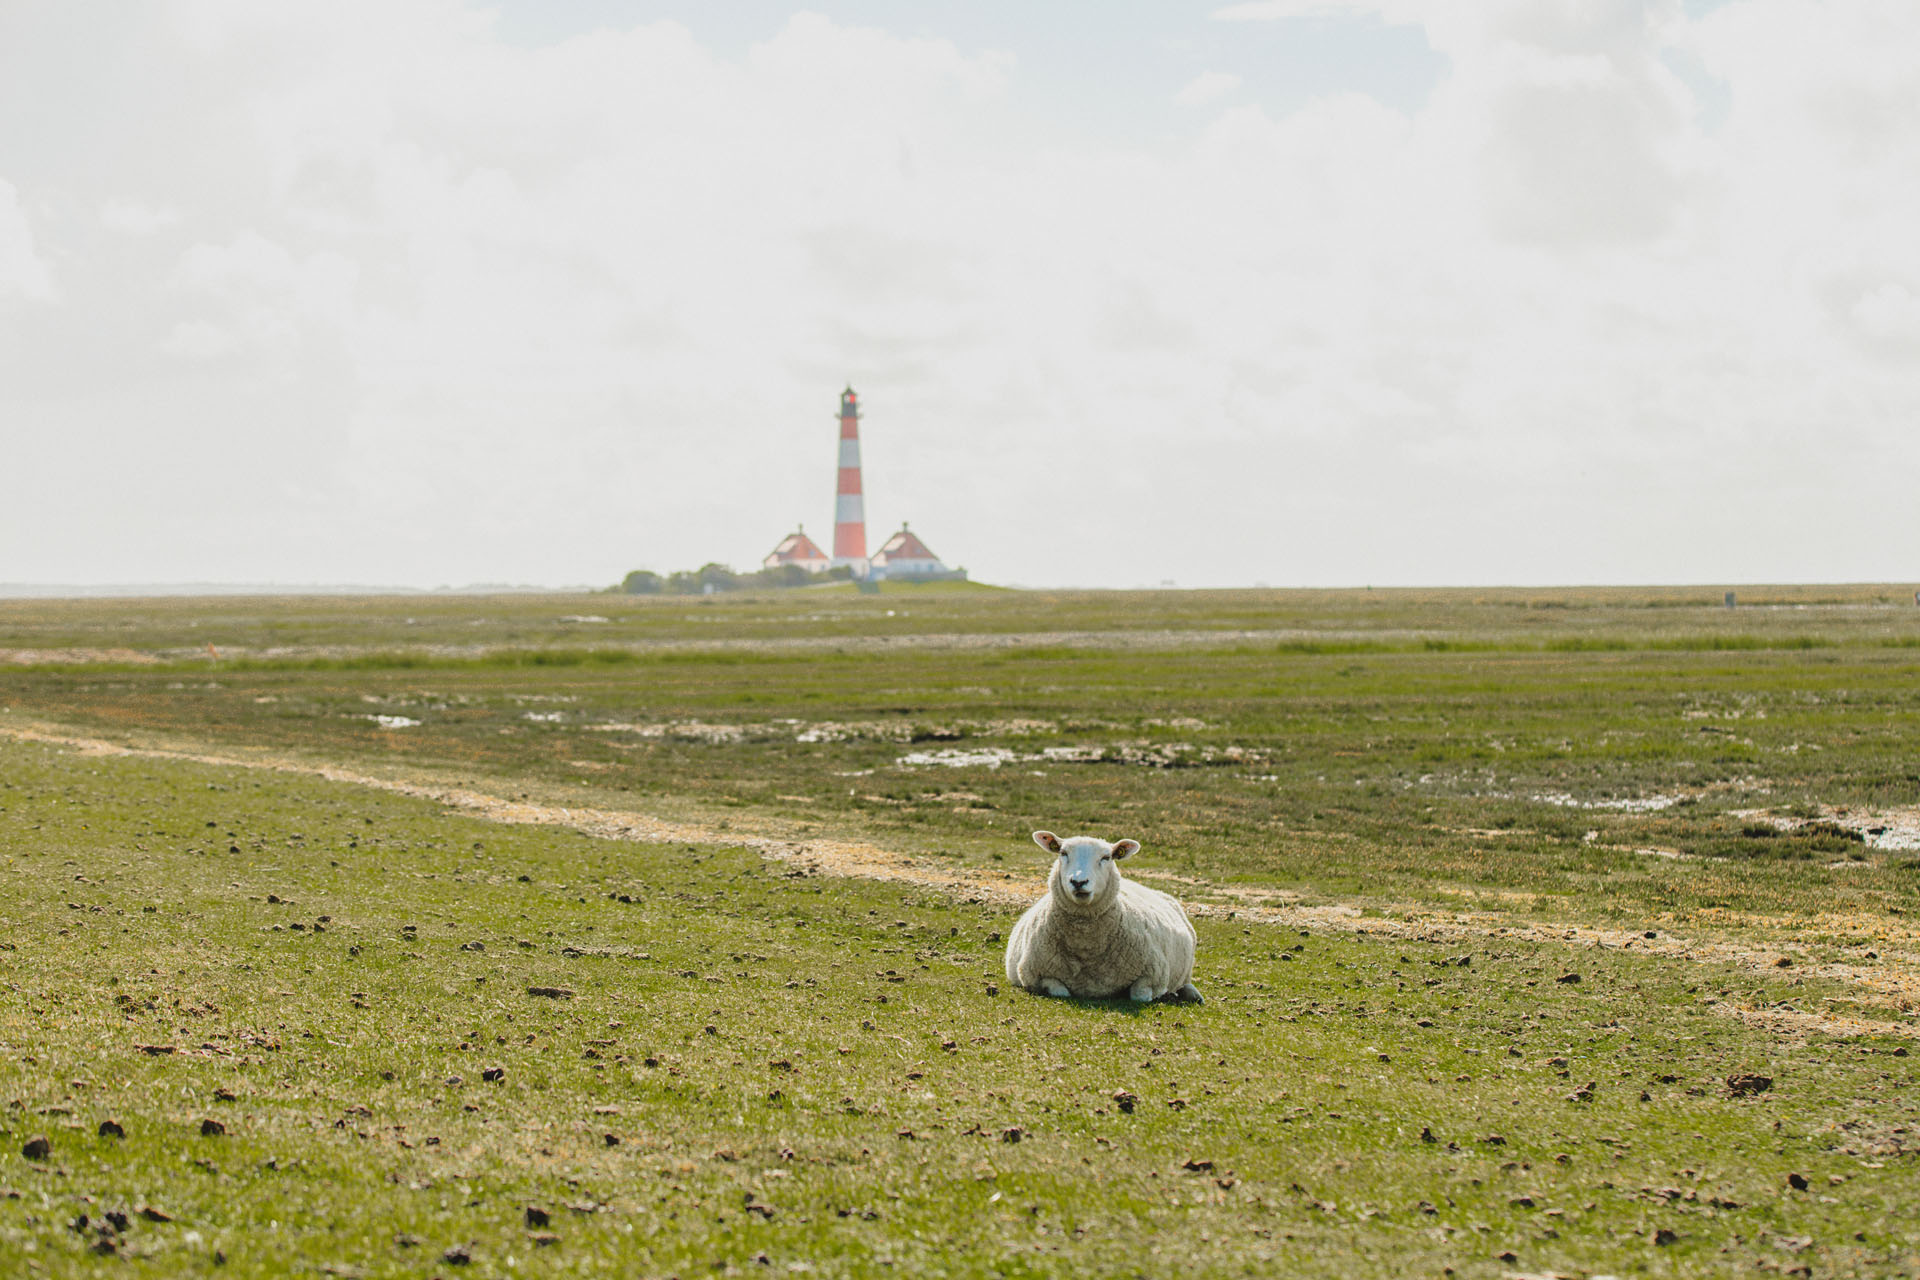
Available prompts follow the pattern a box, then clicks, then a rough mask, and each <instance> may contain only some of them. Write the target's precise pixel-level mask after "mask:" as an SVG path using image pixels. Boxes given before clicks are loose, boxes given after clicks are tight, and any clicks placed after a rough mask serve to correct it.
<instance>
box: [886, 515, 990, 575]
mask: <svg viewBox="0 0 1920 1280" xmlns="http://www.w3.org/2000/svg"><path fill="white" fill-rule="evenodd" d="M868 563H869V564H870V565H872V570H873V576H874V577H876V578H891V579H893V580H895V581H900V582H912V581H920V582H928V581H933V580H936V579H942V578H965V577H966V576H967V571H966V570H965V569H949V568H947V566H946V565H944V564H942V563H941V561H940V557H939V556H936V555H935V554H933V551H932V549H931V548H929V547H928V546H927V544H926V543H924V542H922V541H920V539H919V537H918V536H917V535H915V534H914V533H913V532H912V531H911V530H909V529H908V528H907V525H906V521H904V520H903V521H901V522H900V532H898V533H896V534H894V535H893V536H892V537H891V538H888V539H887V540H886V542H885V543H883V544H882V545H881V547H880V549H879V550H878V551H876V552H874V553H873V557H872V559H871V560H869V561H868Z"/></svg>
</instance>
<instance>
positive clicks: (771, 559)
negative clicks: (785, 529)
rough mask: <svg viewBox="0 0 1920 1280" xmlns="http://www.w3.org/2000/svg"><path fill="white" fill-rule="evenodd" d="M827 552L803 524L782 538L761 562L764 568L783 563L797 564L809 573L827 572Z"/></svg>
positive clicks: (771, 567) (774, 566)
mask: <svg viewBox="0 0 1920 1280" xmlns="http://www.w3.org/2000/svg"><path fill="white" fill-rule="evenodd" d="M829 563H831V562H830V561H829V560H828V559H827V553H826V552H824V551H822V550H821V549H820V548H819V546H818V545H817V544H816V543H815V542H814V540H813V539H812V538H809V537H808V536H807V530H806V526H805V525H801V526H799V527H798V528H796V529H794V531H793V532H792V533H790V534H788V535H787V536H786V537H784V538H782V539H781V540H780V545H779V546H777V547H775V548H774V549H773V550H772V551H770V552H768V553H767V558H766V559H765V560H762V561H761V562H760V567H761V568H762V569H778V568H779V567H780V566H781V565H783V564H797V565H799V566H800V567H801V568H802V569H805V570H806V571H807V572H808V573H825V572H826V570H827V566H828V564H829Z"/></svg>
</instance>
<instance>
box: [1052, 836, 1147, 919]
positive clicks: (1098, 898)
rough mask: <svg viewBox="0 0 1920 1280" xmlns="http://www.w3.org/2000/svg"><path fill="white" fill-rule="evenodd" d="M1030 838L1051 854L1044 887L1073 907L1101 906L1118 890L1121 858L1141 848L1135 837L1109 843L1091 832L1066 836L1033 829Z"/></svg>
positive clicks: (1111, 898)
mask: <svg viewBox="0 0 1920 1280" xmlns="http://www.w3.org/2000/svg"><path fill="white" fill-rule="evenodd" d="M1033 842H1034V843H1035V844H1037V845H1039V846H1040V847H1041V848H1042V849H1045V850H1046V851H1047V852H1048V853H1051V854H1053V855H1054V858H1053V870H1052V871H1051V872H1049V873H1048V874H1047V888H1048V889H1049V890H1051V891H1052V893H1053V896H1054V899H1055V900H1056V901H1058V902H1059V903H1060V904H1061V905H1063V906H1066V907H1073V908H1088V907H1097V906H1104V905H1105V904H1106V903H1108V902H1111V901H1112V900H1113V898H1114V897H1115V895H1117V894H1118V893H1119V892H1120V881H1121V879H1122V877H1121V875H1120V868H1119V867H1118V866H1117V865H1115V864H1116V863H1118V862H1119V861H1120V859H1122V858H1126V857H1130V856H1132V855H1133V854H1136V853H1138V852H1139V851H1140V842H1139V841H1138V840H1122V841H1120V842H1119V843H1118V844H1108V843H1107V842H1106V841H1105V840H1098V839H1095V838H1094V837H1093V836H1068V837H1067V838H1066V839H1065V840H1062V839H1061V838H1060V837H1059V836H1057V835H1055V834H1053V832H1051V831H1036V832H1034V833H1033Z"/></svg>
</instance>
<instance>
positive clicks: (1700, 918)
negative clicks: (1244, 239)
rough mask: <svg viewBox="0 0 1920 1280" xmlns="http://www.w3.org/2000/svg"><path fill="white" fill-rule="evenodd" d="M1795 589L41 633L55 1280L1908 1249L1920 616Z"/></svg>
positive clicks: (1807, 1267) (706, 611)
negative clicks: (1108, 998)
mask: <svg viewBox="0 0 1920 1280" xmlns="http://www.w3.org/2000/svg"><path fill="white" fill-rule="evenodd" d="M1741 601H1742V605H1741V607H1740V608H1738V609H1734V610H1727V609H1725V608H1723V607H1721V605H1720V600H1719V592H1718V591H1717V590H1715V591H1706V590H1704V589H1703V590H1695V591H1687V590H1683V589H1648V590H1629V589H1606V590H1588V591H1582V590H1565V591H1539V592H1525V591H1498V592H1495V591H1458V592H1442V591H1353V592H1183V593H1174V592H1168V593H1037V592H1007V591H995V590H991V589H984V588H957V587H936V588H924V589H920V590H891V589H890V590H888V591H886V592H884V593H883V594H881V595H878V596H859V595H856V594H854V593H852V592H850V591H838V590H820V591H803V592H792V593H786V594H769V595H762V596H758V597H748V598H733V597H727V598H715V599H705V598H703V599H698V600H694V599H644V600H643V599H632V598H626V597H619V596H605V595H600V596H584V597H553V596H525V597H494V598H462V597H451V596H435V597H395V598H384V599H383V598H351V599H339V598H334V599H329V598H310V599H286V600H260V599H218V600H159V601H19V602H6V603H0V1101H3V1102H4V1104H5V1109H4V1110H3V1111H0V1130H3V1131H4V1132H3V1133H0V1137H4V1146H3V1147H0V1268H4V1270H5V1272H6V1273H8V1274H37V1275H70V1274H72V1275H78V1274H102V1275H118V1274H152V1275H176V1274H195V1273H201V1272H205V1273H208V1274H213V1273H215V1271H216V1268H217V1269H218V1273H219V1274H232V1275H283V1274H296V1273H298V1274H313V1273H316V1272H327V1273H332V1274H345V1275H367V1276H386V1275H392V1276H421V1277H424V1276H429V1275H443V1276H452V1275H461V1274H471V1275H476V1276H479V1275H486V1276H513V1275H523V1276H538V1275H556V1276H557V1275H603V1274H604V1275H620V1276H631V1275H640V1276H666V1275H678V1276H681V1277H683V1280H687V1278H690V1277H692V1276H695V1275H713V1274H729V1273H731V1274H773V1273H782V1274H785V1273H808V1274H820V1275H850V1276H851V1275H860V1276H864V1275H888V1274H892V1275H957V1276H976V1275H977V1276H991V1275H1002V1276H1025V1275H1065V1274H1098V1275H1105V1274H1115V1275H1125V1274H1139V1275H1146V1276H1174V1275H1187V1274H1203V1275H1242V1274H1252V1275H1267V1274H1298V1275H1329V1274H1339V1275H1355V1276H1376V1275H1377V1276H1401V1275H1436V1276H1437V1275H1442V1274H1445V1273H1446V1272H1447V1271H1448V1270H1449V1269H1450V1270H1451V1271H1452V1273H1453V1274H1455V1275H1462V1276H1505V1275H1545V1274H1552V1273H1559V1274H1564V1275H1572V1276H1590V1275H1599V1274H1614V1275H1621V1276H1625V1275H1646V1276H1668V1275H1672V1276H1681V1275H1750V1274H1753V1273H1755V1272H1756V1271H1771V1272H1775V1273H1778V1274H1796V1273H1797V1274H1803V1275H1815V1276H1823V1277H1824V1276H1832V1275H1859V1276H1879V1275H1908V1274H1915V1273H1916V1271H1920V1228H1916V1227H1915V1226H1914V1225H1913V1224H1914V1222H1915V1220H1916V1213H1917V1212H1920V1177H1916V1176H1915V1175H1916V1170H1917V1168H1920V1165H1917V1164H1916V1156H1915V1152H1916V1150H1920V1111H1917V1110H1916V1097H1915V1093H1914V1085H1915V1072H1914V1069H1913V1064H1914V1061H1915V1059H1914V1058H1913V1057H1912V1056H1909V1054H1908V1049H1909V1047H1910V1046H1911V1044H1912V1041H1913V1039H1914V1036H1915V1032H1916V1029H1917V1028H1920V1022H1916V1011H1920V938H1916V935H1915V912H1916V911H1920V893H1916V881H1920V753H1916V751H1915V746H1916V744H1917V743H1920V609H1916V608H1915V607H1914V605H1913V603H1912V594H1911V589H1909V588H1895V587H1865V588H1817V589H1816V588H1784V587H1783V588H1754V589H1743V590H1742V591H1741ZM588 619H603V620H601V621H591V620H588ZM87 743H91V744H92V745H91V746H88V745H82V744H87ZM330 778H331V779H333V780H329V779H330ZM447 788H457V789H459V790H460V791H461V792H462V793H463V794H465V795H466V796H468V797H469V799H467V800H462V801H460V802H459V803H457V804H449V803H445V802H442V801H441V800H436V799H435V798H433V797H434V795H436V794H438V793H439V790H440V789H447ZM475 796H477V797H482V798H490V799H485V802H484V803H481V802H480V801H477V800H473V799H471V797H475ZM515 806H517V808H516V807H515ZM589 811H590V812H591V814H592V815H597V816H593V817H592V818H591V820H589V816H588V812H589ZM489 815H491V817H490V816H489ZM622 815H630V816H631V818H632V826H631V830H630V833H629V834H630V836H635V837H637V838H609V834H608V833H609V831H610V830H611V826H610V824H614V820H615V819H621V820H624V819H623V818H622ZM496 818H506V819H509V820H508V821H499V820H493V819H496ZM662 824H670V825H662ZM615 825H617V824H615ZM1041 826H1045V827H1049V828H1051V829H1054V830H1057V831H1061V832H1063V833H1066V832H1079V831H1087V832H1091V833H1095V834H1101V835H1105V836H1107V837H1108V838H1117V837H1120V836H1123V835H1124V836H1132V837H1134V838H1137V839H1139V840H1141V841H1142V843H1143V844H1144V846H1145V849H1144V851H1143V853H1142V854H1141V855H1140V856H1139V857H1137V858H1136V859H1135V860H1134V861H1133V862H1132V863H1130V864H1129V872H1130V874H1134V875H1137V876H1138V877H1139V878H1141V879H1143V880H1145V881H1146V882H1148V883H1152V884H1156V885H1157V886H1159V887H1162V888H1166V889H1169V890H1171V891H1173V892H1176V893H1177V894H1178V895H1179V896H1181V897H1183V898H1184V899H1186V900H1187V901H1189V902H1190V903H1191V904H1192V905H1193V907H1194V909H1195V910H1196V911H1197V912H1199V913H1200V915H1199V917H1198V925H1199V928H1200V932H1201V953H1200V968H1199V972H1198V974H1197V977H1196V981H1197V982H1198V984H1199V985H1200V987H1201V989H1202V990H1203V991H1205V992H1206V993H1207V996H1208V1003H1207V1004H1206V1005H1205V1006H1204V1007H1200V1008H1192V1007H1178V1006H1154V1007H1151V1008H1148V1009H1144V1010H1142V1009H1132V1008H1127V1007H1121V1006H1116V1005H1107V1004H1097V1003H1088V1004H1074V1003H1066V1002H1052V1001H1046V1000H1042V999H1039V998H1036V997H1033V996H1029V995H1027V994H1025V993H1023V992H1018V991H1009V990H1008V989H1007V988H1006V985H1005V983H1004V980H1003V979H1002V977H1001V974H1000V949H1001V938H1002V937H1003V935H1004V933H1005V931H1006V930H1007V928H1008V927H1009V926H1010V925H1011V923H1012V920H1013V917H1014V915H1015V914H1016V913H1017V905H1016V904H1015V903H1014V902H1012V901H1010V899H1009V897H1008V894H1009V893H1013V892H1019V893H1026V894H1033V893H1037V892H1038V891H1039V888H1040V884H1041V879H1042V876H1043V875H1044V871H1045V863H1044V858H1043V855H1041V854H1040V852H1039V851H1038V850H1037V849H1035V848H1034V847H1033V845H1032V844H1031V843H1030V842H1029V840H1028V832H1030V831H1031V830H1032V829H1033V828H1035V827H1041ZM783 845H792V846H795V853H794V856H793V857H791V858H789V857H786V856H784V855H783V856H781V857H769V856H765V855H766V854H767V853H768V852H769V851H772V852H779V848H778V846H783ZM849 850H851V851H854V852H853V853H851V854H850V853H849V852H848V851H849ZM856 855H857V856H856ZM876 868H877V869H876ZM882 874H884V875H886V876H888V877H890V878H886V879H880V878H875V877H876V876H877V875H882ZM1629 944H1631V945H1629ZM1783 961H1784V962H1785V963H1782V962H1783ZM541 991H544V992H563V993H565V994H559V995H556V994H535V992H541ZM496 1073H497V1074H496ZM1758 1078H1765V1079H1767V1080H1768V1081H1769V1083H1768V1084H1767V1085H1766V1086H1764V1087H1762V1086H1761V1085H1760V1084H1759V1083H1758ZM1730 1081H1733V1082H1734V1083H1732V1084H1730V1083H1729V1082H1730ZM108 1120H111V1121H114V1122H115V1123H116V1124H117V1125H118V1126H119V1127H120V1128H121V1129H122V1130H123V1131H124V1137H121V1136H100V1133H99V1130H100V1127H101V1125H102V1122H103V1121H108ZM207 1121H213V1122H215V1124H216V1126H217V1127H219V1128H221V1129H222V1130H223V1131H222V1132H218V1133H210V1134H205V1135H203V1133H202V1127H203V1125H204V1124H205V1123H206V1122H207ZM40 1138H44V1139H45V1140H46V1149H45V1150H44V1151H42V1150H41V1149H40V1148H39V1146H38V1145H37V1144H36V1143H35V1142H34V1140H35V1139H40ZM30 1146H31V1147H32V1148H33V1151H34V1154H33V1155H31V1156H29V1155H27V1154H24V1153H23V1148H28V1147H30ZM143 1209H146V1210H152V1211H153V1212H152V1213H149V1214H147V1215H146V1216H143V1215H142V1213H141V1211H142V1210H143ZM83 1219H84V1221H83Z"/></svg>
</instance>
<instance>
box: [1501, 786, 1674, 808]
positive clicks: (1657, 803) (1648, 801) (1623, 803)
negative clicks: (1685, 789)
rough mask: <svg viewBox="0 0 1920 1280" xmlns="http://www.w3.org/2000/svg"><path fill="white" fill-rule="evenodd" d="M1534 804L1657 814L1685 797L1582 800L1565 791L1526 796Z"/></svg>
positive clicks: (1663, 796) (1662, 796) (1657, 796)
mask: <svg viewBox="0 0 1920 1280" xmlns="http://www.w3.org/2000/svg"><path fill="white" fill-rule="evenodd" d="M1527 798H1528V799H1529V800H1532V801H1533V802H1534V803H1535V804H1550V805H1555V806H1557V807H1559V808H1562V809H1605V810H1608V811H1610V812H1613V813H1659V812H1660V811H1661V810H1662V809H1671V808H1673V806H1674V805H1676V804H1679V803H1680V802H1681V801H1682V800H1685V799H1687V797H1686V796H1668V795H1654V796H1639V797H1636V798H1633V799H1627V800H1582V799H1580V798H1579V797H1578V796H1575V795H1570V794H1569V793H1567V792H1565V791H1546V792H1542V793H1540V794H1539V795H1534V796H1528V797H1527Z"/></svg>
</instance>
